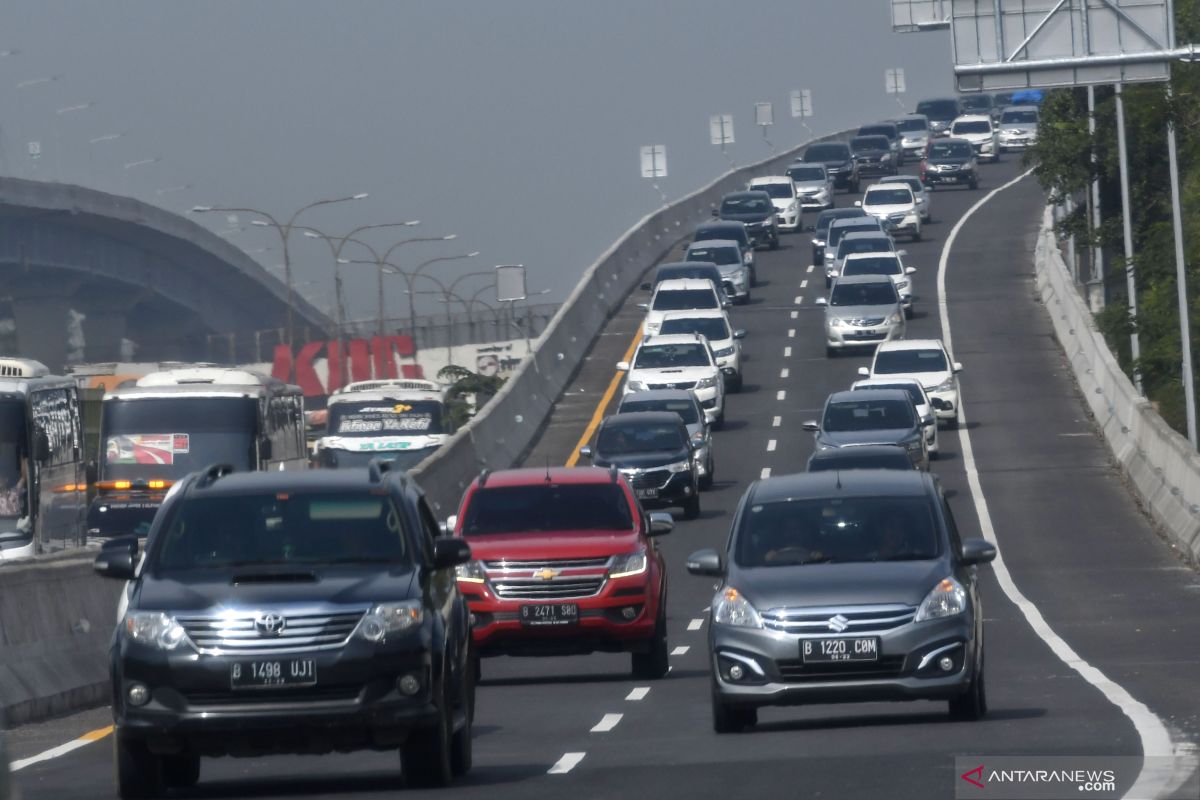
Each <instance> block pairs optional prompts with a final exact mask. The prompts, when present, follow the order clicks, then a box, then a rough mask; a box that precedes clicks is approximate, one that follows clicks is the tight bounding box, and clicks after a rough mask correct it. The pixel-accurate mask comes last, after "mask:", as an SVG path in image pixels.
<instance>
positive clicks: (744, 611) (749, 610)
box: [713, 586, 763, 628]
mask: <svg viewBox="0 0 1200 800" xmlns="http://www.w3.org/2000/svg"><path fill="white" fill-rule="evenodd" d="M713 622H714V623H716V624H717V625H732V626H734V627H737V628H761V627H762V626H763V624H762V617H760V616H758V611H757V610H755V608H754V606H752V605H750V601H749V600H747V599H746V598H744V597H742V595H741V594H740V593H739V592H738V590H737V589H734V588H733V587H732V586H730V587H729V588H727V589H725V590H724V591H722V592H721V594H720V596H719V599H718V600H717V603H716V605H715V606H714V607H713Z"/></svg>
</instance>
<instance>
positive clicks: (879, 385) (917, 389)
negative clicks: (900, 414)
mask: <svg viewBox="0 0 1200 800" xmlns="http://www.w3.org/2000/svg"><path fill="white" fill-rule="evenodd" d="M859 389H900V390H901V391H904V392H908V396H909V397H911V398H912V401H913V407H914V408H916V410H917V416H918V417H920V418H921V421H922V422H924V421H925V420H927V419H928V420H932V419H934V415H933V411H934V407H933V403H932V402H931V401H930V399H929V395H927V394H925V387H923V386H922V385H921V382H920V381H918V380H916V379H914V378H862V379H860V380H857V381H855V382H854V383H853V384H851V386H850V390H851V391H858V390H859ZM938 448H939V446H938V430H937V425H926V426H925V449H926V450H927V451H928V452H929V457H930V458H937V454H938Z"/></svg>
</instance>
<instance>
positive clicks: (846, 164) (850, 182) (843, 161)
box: [804, 142, 858, 194]
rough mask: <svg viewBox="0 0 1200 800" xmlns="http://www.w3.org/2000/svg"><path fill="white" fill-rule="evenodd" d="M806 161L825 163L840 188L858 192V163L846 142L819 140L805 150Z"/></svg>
mask: <svg viewBox="0 0 1200 800" xmlns="http://www.w3.org/2000/svg"><path fill="white" fill-rule="evenodd" d="M804 163H806V164H824V165H825V172H827V173H828V174H829V177H830V178H831V179H832V180H833V185H834V186H835V187H837V188H838V189H846V190H847V191H850V192H854V193H855V194H857V193H858V165H857V164H855V163H854V155H853V154H852V153H851V152H850V145H848V144H846V143H845V142H818V143H816V144H812V145H809V146H808V149H806V150H805V151H804Z"/></svg>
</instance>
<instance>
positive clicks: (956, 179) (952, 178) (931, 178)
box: [925, 169, 975, 184]
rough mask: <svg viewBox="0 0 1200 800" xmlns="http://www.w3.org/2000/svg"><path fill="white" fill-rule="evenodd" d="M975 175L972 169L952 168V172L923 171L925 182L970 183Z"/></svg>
mask: <svg viewBox="0 0 1200 800" xmlns="http://www.w3.org/2000/svg"><path fill="white" fill-rule="evenodd" d="M974 177H975V171H974V170H969V169H967V170H962V169H960V170H954V171H953V172H934V171H933V170H926V171H925V183H926V184H932V183H970V182H971V180H972V179H973V178H974Z"/></svg>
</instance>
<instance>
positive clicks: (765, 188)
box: [748, 175, 804, 233]
mask: <svg viewBox="0 0 1200 800" xmlns="http://www.w3.org/2000/svg"><path fill="white" fill-rule="evenodd" d="M748 189H749V190H750V191H752V192H766V193H767V194H769V195H770V196H771V205H773V206H775V219H776V225H777V227H778V228H779V230H781V231H787V232H789V233H795V232H796V231H798V230H800V225H801V223H802V222H803V218H804V209H802V208H801V207H800V198H799V197H797V196H796V184H794V183H792V179H791V178H789V177H788V176H787V175H768V176H766V177H764V178H752V179H751V180H750V186H749V187H748Z"/></svg>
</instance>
